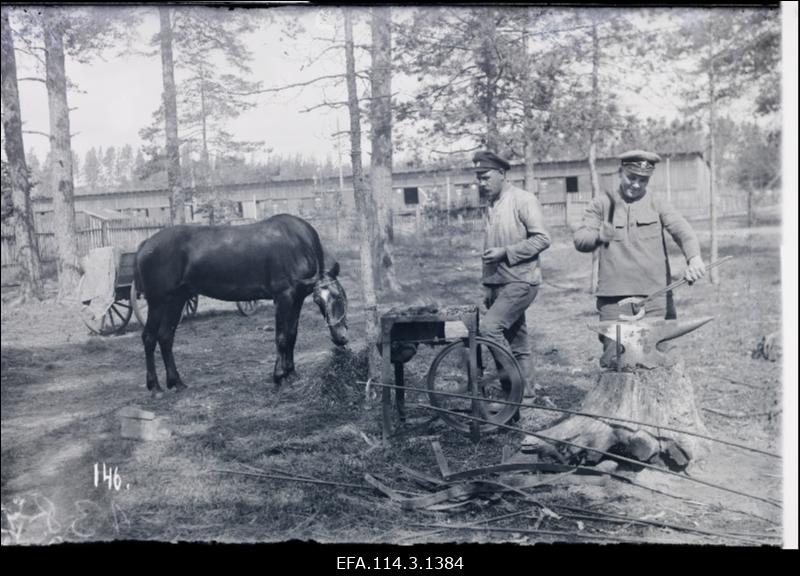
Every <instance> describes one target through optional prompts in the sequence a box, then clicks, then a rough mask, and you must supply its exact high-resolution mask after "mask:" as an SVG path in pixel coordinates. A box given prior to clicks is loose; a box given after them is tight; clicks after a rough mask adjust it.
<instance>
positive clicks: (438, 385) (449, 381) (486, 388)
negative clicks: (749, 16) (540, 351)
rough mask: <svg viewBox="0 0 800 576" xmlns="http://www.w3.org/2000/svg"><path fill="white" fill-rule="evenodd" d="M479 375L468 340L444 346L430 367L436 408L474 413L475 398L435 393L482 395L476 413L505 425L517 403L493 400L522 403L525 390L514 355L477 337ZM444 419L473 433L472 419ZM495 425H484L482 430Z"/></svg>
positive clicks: (451, 417)
mask: <svg viewBox="0 0 800 576" xmlns="http://www.w3.org/2000/svg"><path fill="white" fill-rule="evenodd" d="M475 345H476V348H477V350H476V359H475V360H476V367H477V374H475V375H473V374H472V370H471V369H470V366H469V339H468V338H463V339H461V340H459V341H457V342H453V343H452V344H450V345H448V346H447V347H446V348H444V349H443V350H442V351H441V352H439V354H438V355H437V356H436V358H434V359H433V363H432V364H431V367H430V370H428V377H427V381H428V396H429V397H430V401H431V404H432V405H433V406H435V407H437V408H442V409H444V410H450V411H451V412H458V413H462V414H466V415H473V411H472V401H471V400H468V399H465V398H455V397H452V396H444V395H441V394H436V392H437V391H438V392H453V393H458V394H465V395H470V396H482V397H484V398H486V401H478V402H477V409H478V414H477V416H478V417H480V418H483V419H485V420H489V421H491V422H494V423H497V424H505V423H507V422H508V421H509V420H511V418H512V416H514V414H515V413H516V411H517V406H513V405H510V404H501V403H498V402H492V400H493V399H499V400H506V401H508V402H521V401H522V393H523V390H524V388H523V379H522V373H521V371H520V369H519V364H518V363H517V361H516V360H515V359H514V357H513V356H512V355H511V354H510V353H509V352H508V351H507V350H506V349H505V348H503V347H501V346H499V345H498V344H495V343H494V342H492V341H491V340H487V339H486V338H482V337H480V336H478V337H476V338H475ZM441 417H442V419H443V420H444V421H445V422H447V424H449V425H450V426H452V427H453V428H455V429H456V430H459V431H460V432H464V433H467V434H468V433H469V432H470V422H471V420H470V419H469V418H460V417H458V416H453V415H450V414H441ZM492 428H494V426H492V425H490V424H481V427H480V429H481V431H488V430H491V429H492Z"/></svg>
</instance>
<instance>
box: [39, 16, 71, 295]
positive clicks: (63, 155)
mask: <svg viewBox="0 0 800 576" xmlns="http://www.w3.org/2000/svg"><path fill="white" fill-rule="evenodd" d="M43 12H44V18H43V32H44V47H45V76H46V84H47V103H48V109H49V113H50V157H51V159H52V164H51V169H52V191H53V232H54V233H55V241H56V246H57V249H58V263H57V268H58V300H65V299H67V298H69V297H71V296H73V295H74V294H75V291H76V288H77V286H78V281H79V279H80V268H79V267H78V248H77V235H76V232H75V190H74V183H73V181H72V148H71V143H70V132H69V106H68V105H67V76H66V71H65V67H64V32H63V29H62V27H61V23H60V21H59V20H60V14H61V12H60V10H59V9H57V8H49V7H48V8H45V9H44V10H43Z"/></svg>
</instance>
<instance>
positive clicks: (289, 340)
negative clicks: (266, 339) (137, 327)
mask: <svg viewBox="0 0 800 576" xmlns="http://www.w3.org/2000/svg"><path fill="white" fill-rule="evenodd" d="M338 275H339V264H338V263H336V262H332V263H331V264H330V266H329V267H328V268H325V256H324V252H323V249H322V244H321V243H320V240H319V235H318V234H317V231H316V230H315V229H314V228H313V227H312V226H311V224H309V223H308V222H306V221H305V220H303V219H302V218H298V217H296V216H291V215H289V214H278V215H277V216H273V217H272V218H269V219H268V220H263V221H260V222H256V223H254V224H247V225H244V226H172V227H170V228H165V229H164V230H160V231H159V232H157V233H156V234H154V235H153V236H152V237H150V238H148V239H147V240H145V241H144V242H142V244H141V245H140V246H139V250H138V252H137V253H136V277H135V282H136V286H137V287H138V288H139V289H140V290H142V291H143V292H144V295H145V298H146V299H147V305H148V316H147V322H146V324H145V327H144V331H143V332H142V341H143V342H144V352H145V358H146V360H147V389H148V390H150V391H151V392H152V393H153V394H154V395H157V394H159V393H160V392H161V387H160V386H159V384H158V377H157V376H156V369H155V348H156V343H158V345H159V347H160V348H161V356H162V358H163V359H164V365H165V367H166V370H167V388H176V389H177V390H180V389H183V388H185V387H186V385H185V384H184V383H183V381H182V380H181V377H180V376H179V374H178V369H177V368H176V366H175V358H174V357H173V354H172V343H173V340H174V338H175V329H176V328H177V326H178V322H179V320H180V317H181V311H182V310H183V306H184V304H185V303H186V301H187V300H188V299H189V298H190V297H191V296H192V295H194V294H198V295H200V294H201V295H203V296H209V297H211V298H216V299H217V300H226V301H229V302H236V301H247V300H262V299H268V300H273V301H274V302H275V343H276V344H277V348H278V358H277V359H276V360H275V370H274V372H273V381H274V382H275V384H276V385H277V384H280V382H281V380H283V379H284V378H286V377H287V376H289V375H290V374H292V373H293V372H294V345H295V341H296V340H297V324H298V320H299V318H300V309H301V308H302V306H303V301H304V300H305V298H306V296H308V295H309V294H312V293H313V295H314V301H315V302H316V304H317V305H318V306H319V309H320V312H322V315H323V316H324V317H325V320H326V322H327V324H328V328H329V329H330V333H331V339H332V340H333V342H334V343H335V344H337V345H339V346H342V345H344V344H346V343H347V296H346V294H345V291H344V289H343V288H342V286H341V284H339V281H338V280H337V276H338Z"/></svg>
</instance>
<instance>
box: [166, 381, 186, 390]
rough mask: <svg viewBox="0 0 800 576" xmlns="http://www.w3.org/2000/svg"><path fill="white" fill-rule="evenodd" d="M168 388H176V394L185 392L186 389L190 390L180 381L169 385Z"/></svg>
mask: <svg viewBox="0 0 800 576" xmlns="http://www.w3.org/2000/svg"><path fill="white" fill-rule="evenodd" d="M167 387H168V388H174V389H175V392H183V391H184V390H186V388H188V386H186V384H184V383H183V382H180V381H178V382H175V383H174V384H169V385H167Z"/></svg>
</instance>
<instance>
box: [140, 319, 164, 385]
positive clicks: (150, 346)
mask: <svg viewBox="0 0 800 576" xmlns="http://www.w3.org/2000/svg"><path fill="white" fill-rule="evenodd" d="M161 312H162V308H161V307H159V306H150V310H149V313H148V315H147V322H145V325H144V329H143V330H142V343H143V344H144V357H145V362H146V363H147V389H148V390H150V393H151V394H152V395H153V396H158V395H160V394H161V393H162V392H163V390H162V389H161V386H159V385H158V374H156V358H155V352H156V344H157V343H158V325H159V324H160V322H161Z"/></svg>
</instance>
